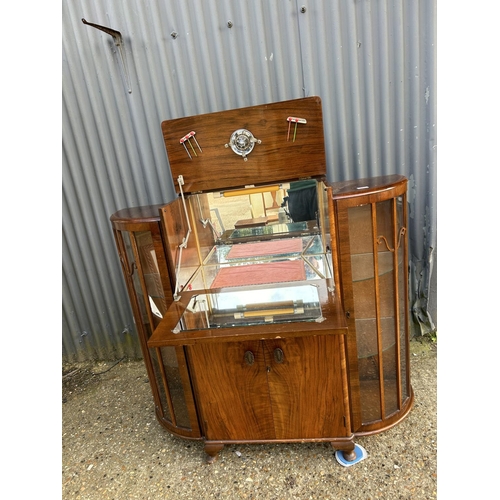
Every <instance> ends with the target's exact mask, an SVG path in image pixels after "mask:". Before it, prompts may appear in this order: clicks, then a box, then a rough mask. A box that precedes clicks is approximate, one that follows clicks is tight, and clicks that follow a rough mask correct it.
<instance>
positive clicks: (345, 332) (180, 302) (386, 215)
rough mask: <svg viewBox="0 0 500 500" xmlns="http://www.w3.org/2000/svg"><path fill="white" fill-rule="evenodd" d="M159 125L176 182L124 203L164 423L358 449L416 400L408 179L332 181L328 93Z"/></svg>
mask: <svg viewBox="0 0 500 500" xmlns="http://www.w3.org/2000/svg"><path fill="white" fill-rule="evenodd" d="M292 127H293V128H292ZM162 130H163V134H164V139H165V146H166V150H167V154H168V157H169V161H170V168H171V171H172V176H173V180H174V185H175V188H176V191H177V193H178V197H177V198H176V199H175V200H173V201H172V202H170V203H167V204H163V205H155V206H150V207H137V208H133V209H132V208H130V209H124V210H121V211H119V212H117V213H115V214H114V215H112V216H111V223H112V227H113V231H114V234H115V240H116V244H117V249H118V253H119V256H120V261H121V264H122V270H123V274H124V278H125V282H126V284H127V288H128V292H129V297H130V302H131V305H132V309H133V313H134V318H135V322H136V326H137V332H138V335H139V338H140V342H141V348H142V352H143V356H144V361H145V364H146V368H147V371H148V376H149V380H150V384H151V390H152V394H153V399H154V402H155V407H156V414H157V418H158V420H159V422H160V423H161V424H162V425H163V426H164V427H165V428H167V429H168V430H169V431H170V432H172V433H174V434H176V435H178V436H181V437H184V438H187V439H200V440H203V442H204V447H205V452H206V455H207V460H208V461H213V460H215V458H216V457H217V455H218V453H219V452H220V450H221V449H222V448H223V447H224V446H225V445H226V444H232V443H265V442H276V443H280V442H293V441H297V442H307V441H318V442H321V441H322V442H329V443H331V445H332V446H333V447H334V448H335V449H337V450H339V451H341V452H342V453H343V456H344V459H345V460H347V461H352V460H354V459H355V458H356V449H355V444H354V439H355V437H356V436H357V435H362V434H370V433H375V432H380V431H382V430H384V429H387V428H389V427H391V426H392V425H395V424H396V423H397V422H399V421H400V420H401V419H402V418H403V417H404V416H405V415H406V414H407V413H408V412H409V411H410V408H411V406H412V402H413V392H412V389H411V385H410V370H409V357H408V352H409V348H408V343H409V328H408V314H409V311H408V285H407V283H408V255H407V252H408V250H407V248H408V234H407V212H406V179H405V178H404V177H402V176H398V175H393V176H386V177H379V178H370V179H360V180H355V181H349V182H343V183H329V182H328V181H327V180H326V177H325V174H326V159H325V152H324V136H323V122H322V110H321V100H320V99H319V98H318V97H312V98H305V99H297V100H292V101H284V102H281V103H273V104H269V105H262V106H255V107H251V108H244V109H242V110H230V111H227V112H218V113H211V114H208V115H199V116H196V117H187V118H181V119H175V120H168V121H166V122H163V124H162ZM229 209H230V210H229ZM228 210H229V211H228ZM235 211H236V212H235ZM234 213H236V214H237V216H236V218H232V217H233V214H234Z"/></svg>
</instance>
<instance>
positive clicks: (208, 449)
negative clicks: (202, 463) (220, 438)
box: [205, 443, 224, 464]
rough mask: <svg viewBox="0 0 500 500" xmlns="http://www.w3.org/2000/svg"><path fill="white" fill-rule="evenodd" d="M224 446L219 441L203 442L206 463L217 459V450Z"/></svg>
mask: <svg viewBox="0 0 500 500" xmlns="http://www.w3.org/2000/svg"><path fill="white" fill-rule="evenodd" d="M222 448H224V445H223V444H220V443H205V453H206V454H207V456H206V460H207V463H209V464H212V463H214V462H215V461H216V460H217V456H218V455H219V452H220V451H221V450H222Z"/></svg>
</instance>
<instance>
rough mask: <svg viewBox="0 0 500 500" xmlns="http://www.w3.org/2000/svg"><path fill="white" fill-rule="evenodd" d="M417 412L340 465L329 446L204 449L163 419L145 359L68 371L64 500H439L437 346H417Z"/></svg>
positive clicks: (418, 342) (65, 379) (368, 441)
mask: <svg viewBox="0 0 500 500" xmlns="http://www.w3.org/2000/svg"><path fill="white" fill-rule="evenodd" d="M411 352H412V355H411V380H412V386H413V389H414V391H415V403H414V407H413V409H412V411H411V412H410V414H409V415H408V416H407V418H406V419H405V420H403V422H401V423H400V424H399V425H397V426H396V427H394V428H392V429H389V430H387V431H385V432H382V433H380V434H378V435H375V436H368V437H359V438H357V439H356V442H357V443H358V444H360V445H362V446H363V447H364V448H365V449H366V451H367V453H368V456H367V458H366V459H365V460H364V461H362V462H360V463H358V464H356V465H354V466H351V467H342V466H341V465H340V464H338V463H337V461H336V460H335V457H334V450H333V449H332V448H331V446H330V445H327V444H324V443H307V444H273V445H231V446H226V447H225V448H224V449H223V450H222V451H221V453H220V454H219V458H218V460H217V462H215V463H214V464H212V465H208V464H206V463H205V461H204V452H203V444H202V443H201V442H198V441H186V440H182V439H180V438H177V437H175V436H172V435H171V434H169V433H168V432H167V431H166V430H164V429H163V427H161V426H160V424H159V423H158V422H157V421H156V417H155V414H154V409H153V399H152V396H151V391H150V388H149V383H148V380H147V375H146V370H145V367H144V364H143V363H142V361H122V362H119V363H117V364H114V363H108V364H106V363H98V364H93V365H88V364H86V365H74V366H65V367H63V389H62V396H63V405H62V498H63V499H72V498H78V499H82V500H83V499H88V500H94V499H95V500H105V499H115V500H124V499H144V500H147V499H151V500H154V499H163V498H165V499H170V498H171V499H176V500H177V499H197V500H198V499H211V498H222V499H240V498H246V499H276V500H285V499H295V498H297V499H299V498H300V499H302V498H304V499H314V500H316V499H333V498H339V499H351V500H356V499H363V500H364V499H375V498H381V499H384V500H391V499H412V500H416V499H426V500H428V499H432V498H436V497H437V401H436V399H437V398H436V378H437V344H435V343H432V342H430V341H428V340H425V339H422V338H420V340H413V341H412V342H411Z"/></svg>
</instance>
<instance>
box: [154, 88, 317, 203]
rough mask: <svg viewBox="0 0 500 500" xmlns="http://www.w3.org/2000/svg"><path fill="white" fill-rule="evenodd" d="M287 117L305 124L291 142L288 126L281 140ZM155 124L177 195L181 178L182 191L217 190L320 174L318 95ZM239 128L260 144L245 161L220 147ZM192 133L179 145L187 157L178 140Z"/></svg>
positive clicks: (229, 150) (293, 126)
mask: <svg viewBox="0 0 500 500" xmlns="http://www.w3.org/2000/svg"><path fill="white" fill-rule="evenodd" d="M289 116H292V117H296V118H303V119H305V120H306V122H307V123H299V124H298V125H297V131H296V134H295V141H294V140H293V136H294V129H295V124H294V123H291V127H290V135H289V137H288V140H287V136H288V130H289V129H288V125H289V122H288V121H287V118H288V117H289ZM161 126H162V132H163V138H164V140H165V147H166V150H167V155H168V159H169V162H170V170H171V173H172V178H173V181H174V185H175V189H176V191H177V193H179V192H180V189H179V183H178V178H179V176H180V175H182V177H183V180H184V185H183V187H182V189H183V191H184V192H185V193H195V192H202V191H220V190H224V189H231V188H241V187H244V186H247V185H263V184H269V183H275V182H289V181H293V180H297V179H303V178H308V177H320V176H325V175H326V159H325V144H324V133H323V115H322V108H321V99H320V98H319V97H306V98H303V99H294V100H290V101H282V102H277V103H271V104H263V105H259V106H251V107H248V108H240V109H233V110H229V111H220V112H216V113H208V114H205V115H197V116H190V117H184V118H176V119H173V120H166V121H164V122H162V124H161ZM239 129H246V130H248V131H250V132H251V133H252V134H253V136H254V137H255V138H256V139H258V140H260V141H261V143H260V144H255V146H254V148H253V151H252V152H250V153H249V154H248V156H247V161H244V159H243V157H242V156H240V155H238V154H236V153H234V152H233V150H232V149H231V147H228V148H226V147H225V145H226V144H229V142H230V137H231V135H232V134H233V132H235V131H236V130H239ZM192 131H194V132H196V135H195V136H194V138H191V139H190V142H191V144H189V143H188V142H187V141H186V142H184V145H185V146H186V148H187V149H188V151H189V153H190V155H191V158H190V157H189V156H188V154H187V151H186V149H185V148H184V146H183V144H182V143H181V142H180V141H181V139H182V138H183V137H185V136H186V135H188V134H189V133H190V132H192ZM194 139H196V141H195V140H194ZM197 143H198V144H197ZM198 145H199V147H200V148H201V151H200V149H199V148H198ZM193 149H194V151H193ZM195 152H196V155H195Z"/></svg>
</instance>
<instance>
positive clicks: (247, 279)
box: [211, 260, 306, 288]
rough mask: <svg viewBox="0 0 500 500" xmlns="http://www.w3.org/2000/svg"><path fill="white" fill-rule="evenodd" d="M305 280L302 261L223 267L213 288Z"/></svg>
mask: <svg viewBox="0 0 500 500" xmlns="http://www.w3.org/2000/svg"><path fill="white" fill-rule="evenodd" d="M305 279H306V270H305V269H304V261H302V260H290V261H284V262H268V263H265V264H252V265H244V266H231V267H223V268H222V269H221V270H220V271H219V272H218V273H217V276H216V277H215V279H214V281H213V283H212V286H211V288H222V287H231V286H244V285H263V284H266V283H275V282H278V283H279V282H285V281H302V280H305Z"/></svg>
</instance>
